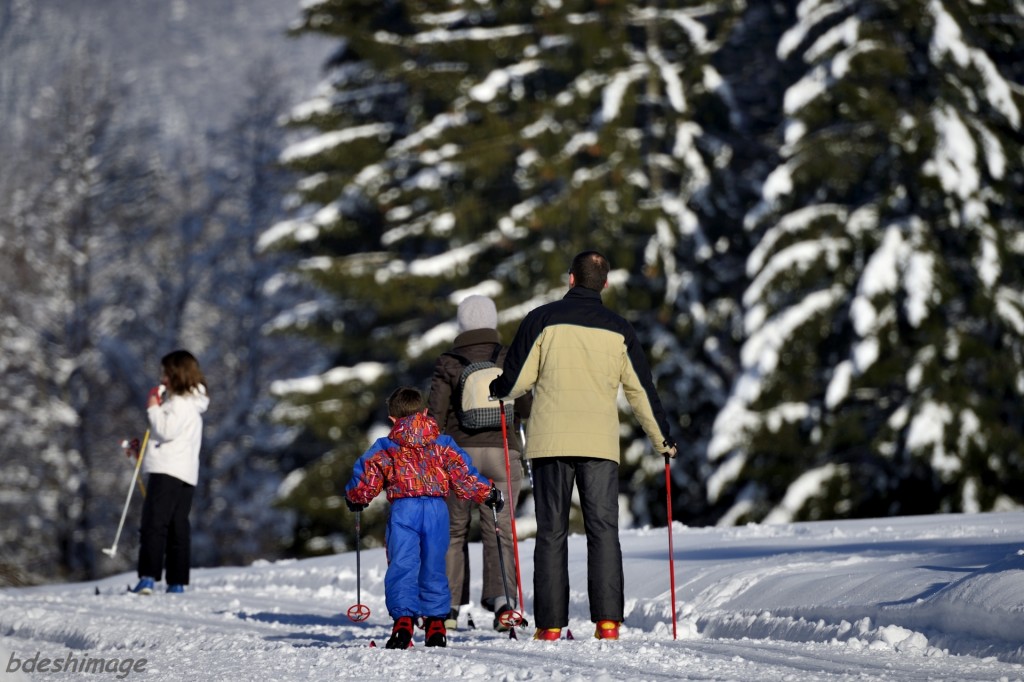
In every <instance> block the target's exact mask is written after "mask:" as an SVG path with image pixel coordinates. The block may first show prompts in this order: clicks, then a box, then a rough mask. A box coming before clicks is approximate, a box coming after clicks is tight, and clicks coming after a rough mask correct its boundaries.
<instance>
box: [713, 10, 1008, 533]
mask: <svg viewBox="0 0 1024 682" xmlns="http://www.w3.org/2000/svg"><path fill="white" fill-rule="evenodd" d="M1022 27H1024V10H1022V8H1021V5H1020V3H1014V2H1008V1H1007V2H998V1H997V2H986V3H976V2H967V1H957V0H921V1H913V2H895V1H888V0H857V1H854V2H844V3H827V2H819V1H817V0H805V1H804V2H800V3H799V4H798V5H797V7H796V16H795V17H794V21H793V24H792V26H791V27H790V28H789V29H788V30H787V31H786V32H785V33H783V34H781V35H780V36H779V37H778V47H777V50H778V57H779V59H780V61H781V63H782V65H783V66H784V68H785V69H786V71H787V72H788V74H789V76H788V86H787V89H786V91H785V97H784V101H783V110H782V112H781V114H782V116H783V117H784V118H783V119H782V120H781V125H780V127H779V141H778V147H779V150H780V153H781V159H780V161H779V164H778V165H777V167H776V168H775V169H774V170H772V171H771V173H770V174H768V176H767V178H766V180H765V183H764V188H763V192H762V195H763V196H762V201H761V202H760V203H759V204H758V205H757V206H756V207H754V208H753V209H752V210H751V211H750V212H749V214H748V216H747V219H746V226H747V229H748V230H749V231H750V232H751V233H752V234H753V235H755V239H756V241H757V248H756V249H755V250H754V252H753V253H752V254H751V256H750V258H749V260H748V262H747V270H748V275H749V277H750V278H751V283H750V286H749V287H748V288H747V290H746V291H745V292H744V294H743V301H742V302H743V307H744V336H745V343H744V345H743V350H742V363H743V372H742V376H741V377H740V379H739V381H738V382H737V383H736V385H735V386H734V387H733V390H732V394H731V396H730V398H729V402H728V404H727V405H726V406H725V408H724V409H723V410H722V411H721V413H720V414H719V415H718V420H717V422H716V425H715V431H714V438H713V440H712V442H711V445H710V449H709V457H710V459H711V460H712V461H713V462H714V464H715V465H716V467H717V469H716V471H715V473H714V475H713V476H712V477H711V479H710V483H709V495H710V497H711V499H712V500H714V501H717V502H718V503H720V504H722V503H725V504H727V505H729V506H730V508H729V510H728V512H727V513H726V514H725V516H724V517H723V522H727V523H728V522H742V521H749V520H756V521H759V520H767V521H789V520H795V519H814V518H835V517H843V516H870V515H877V516H885V515H888V514H900V513H922V512H937V511H977V510H991V509H998V508H1000V506H1001V505H1003V504H1020V503H1021V502H1022V501H1024V497H1022V495H1021V493H1020V490H1021V485H1020V484H1021V481H1022V478H1024V456H1022V452H1021V447H1020V445H1021V439H1022V435H1024V434H1022V429H1024V426H1022V425H1024V414H1022V408H1021V405H1022V404H1024V402H1022V400H1021V398H1022V393H1024V366H1022V364H1024V297H1022V291H1024V240H1022V239H1021V236H1020V235H1021V227H1022V220H1021V215H1024V210H1022V208H1024V207H1022V205H1021V202H1022V197H1024V194H1022V190H1024V173H1022V171H1021V158H1022V147H1021V140H1022V139H1024V137H1022V135H1021V110H1022V107H1024V92H1022V90H1021V87H1020V79H1019V76H1020V61H1019V59H1016V61H1015V60H1014V58H1013V57H1014V55H1017V56H1019V51H1020V49H1021V47H1020V46H1021V45H1022V42H1024V31H1022Z"/></svg>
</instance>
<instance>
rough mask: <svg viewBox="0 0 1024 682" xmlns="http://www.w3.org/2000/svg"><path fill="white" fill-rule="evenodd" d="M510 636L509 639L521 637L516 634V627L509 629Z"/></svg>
mask: <svg viewBox="0 0 1024 682" xmlns="http://www.w3.org/2000/svg"><path fill="white" fill-rule="evenodd" d="M508 638H509V639H519V637H517V636H516V629H515V628H509V629H508Z"/></svg>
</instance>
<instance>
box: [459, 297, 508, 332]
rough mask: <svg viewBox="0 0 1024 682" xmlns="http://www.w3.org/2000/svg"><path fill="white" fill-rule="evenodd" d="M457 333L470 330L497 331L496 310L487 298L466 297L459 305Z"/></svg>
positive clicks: (492, 302)
mask: <svg viewBox="0 0 1024 682" xmlns="http://www.w3.org/2000/svg"><path fill="white" fill-rule="evenodd" d="M456 317H457V319H458V322H459V333H462V332H468V331H469V330H471V329H497V328H498V309H497V308H495V307H494V301H492V300H491V299H490V298H488V297H487V296H477V295H473V296H467V297H466V298H464V299H463V300H462V303H460V304H459V312H458V314H457V316H456Z"/></svg>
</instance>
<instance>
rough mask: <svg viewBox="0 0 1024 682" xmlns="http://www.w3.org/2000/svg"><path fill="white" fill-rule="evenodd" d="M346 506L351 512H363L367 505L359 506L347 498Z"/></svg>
mask: <svg viewBox="0 0 1024 682" xmlns="http://www.w3.org/2000/svg"><path fill="white" fill-rule="evenodd" d="M345 506H346V507H348V510H349V511H350V512H361V511H363V510H364V509H366V505H365V504H359V503H358V502H353V501H352V500H350V499H348V497H345Z"/></svg>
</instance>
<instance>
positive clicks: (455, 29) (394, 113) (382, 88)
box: [265, 0, 750, 549]
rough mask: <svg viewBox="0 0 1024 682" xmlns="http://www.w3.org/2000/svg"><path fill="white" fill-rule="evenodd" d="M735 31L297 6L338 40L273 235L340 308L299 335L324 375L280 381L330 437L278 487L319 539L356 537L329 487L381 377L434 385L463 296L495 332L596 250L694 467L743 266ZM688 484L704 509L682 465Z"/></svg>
mask: <svg viewBox="0 0 1024 682" xmlns="http://www.w3.org/2000/svg"><path fill="white" fill-rule="evenodd" d="M736 20H737V18H736V16H734V10H731V9H729V8H722V9H716V8H711V7H709V6H707V5H706V4H700V3H693V4H692V8H691V9H678V8H677V9H667V8H662V7H659V6H658V5H657V3H632V2H565V3H557V4H556V3H541V4H516V3H499V2H479V3H474V4H473V5H471V6H469V5H465V4H463V3H455V2H453V3H447V4H446V3H437V4H435V5H434V6H432V7H431V11H429V12H428V11H426V10H424V9H423V7H422V6H421V5H420V4H418V3H412V2H398V1H395V2H384V3H369V4H368V3H361V2H345V1H344V0H341V1H332V2H319V3H317V2H313V3H307V4H306V5H305V6H304V14H303V17H302V21H301V24H302V28H301V29H300V30H306V31H319V32H325V33H330V34H332V35H337V36H338V37H339V39H340V40H341V45H340V48H339V50H338V53H337V55H336V58H335V59H334V60H333V61H332V63H331V67H332V69H331V72H330V75H329V78H328V80H327V83H326V86H327V87H325V89H324V92H323V93H322V96H321V97H320V98H319V99H317V100H315V101H312V102H310V103H308V104H307V105H305V106H303V107H300V108H298V109H297V110H296V112H295V115H293V117H292V119H293V122H294V123H296V124H300V125H309V126H313V127H315V128H317V129H318V130H319V134H318V135H316V136H314V137H311V138H310V139H308V140H307V141H305V142H304V143H301V144H297V145H295V146H293V147H292V148H291V149H289V150H287V151H286V153H285V155H284V160H285V161H286V162H287V163H289V164H290V165H291V166H292V167H294V168H297V169H299V170H301V171H303V172H305V173H306V174H307V177H306V178H305V180H303V181H302V182H301V183H300V185H299V187H298V191H299V192H300V194H301V196H302V197H303V208H302V210H301V212H300V215H299V216H298V217H297V218H296V219H295V220H292V221H289V222H286V223H282V224H280V225H279V226H278V227H277V228H275V229H274V230H271V231H269V232H268V233H267V235H265V237H266V239H265V243H266V245H267V247H268V248H270V247H274V248H281V247H283V248H292V249H295V250H297V251H299V252H301V253H304V254H307V255H308V259H307V261H306V264H305V268H306V271H307V272H308V273H309V274H310V276H311V277H313V278H314V280H315V281H316V282H317V283H318V284H320V285H321V286H322V287H323V289H324V291H325V292H327V293H328V294H330V295H331V296H332V300H331V302H330V303H329V304H327V305H319V306H313V307H311V308H310V309H309V310H308V311H307V314H305V315H304V316H303V317H302V319H301V320H300V321H298V322H297V323H296V325H295V328H296V329H300V330H303V329H304V330H305V331H306V332H307V333H310V334H313V335H316V336H318V337H319V338H321V339H323V340H325V341H326V342H328V343H333V344H335V347H336V348H337V349H338V355H337V361H336V363H335V364H336V366H335V367H334V368H333V369H332V370H330V371H328V372H326V373H324V374H323V375H321V376H318V377H312V378H309V379H306V380H295V381H294V382H290V383H281V384H279V385H278V386H277V390H278V392H279V393H280V395H281V396H282V398H283V399H284V400H283V401H282V404H281V407H280V412H281V414H282V415H283V416H284V417H285V418H288V419H292V420H293V421H294V423H297V424H303V425H305V426H306V427H308V428H309V429H311V430H312V431H313V432H315V433H317V434H319V435H320V436H321V437H322V438H324V439H325V440H326V441H328V442H330V443H331V444H332V445H333V447H331V449H330V451H329V453H328V454H327V455H326V456H325V457H324V458H323V459H322V460H321V461H320V462H317V463H316V464H314V465H311V466H310V467H308V468H307V469H306V470H305V471H304V472H299V473H297V474H296V476H295V478H294V480H293V482H294V483H295V485H294V486H291V487H289V488H288V489H287V493H288V494H287V495H286V500H285V503H286V504H290V505H293V506H295V507H296V508H299V509H300V510H301V511H302V512H303V513H304V514H305V515H306V516H307V517H309V518H310V519H311V524H312V525H313V526H317V525H318V526H319V527H318V529H311V530H309V531H308V532H309V534H310V535H311V536H317V535H318V534H321V535H326V534H327V533H330V532H332V531H335V530H337V531H344V530H345V529H346V527H348V526H350V525H351V524H350V523H349V522H348V520H347V519H346V518H345V515H344V514H339V513H338V511H337V510H338V509H339V507H340V504H341V500H340V496H339V489H340V485H341V484H343V482H344V479H345V478H346V477H347V475H348V472H349V471H350V469H351V464H352V462H353V460H354V458H355V457H356V456H358V454H359V453H360V452H362V450H363V449H365V447H366V445H367V442H368V438H369V436H370V435H371V434H372V435H376V433H379V432H380V431H381V430H383V428H384V427H383V423H384V420H383V417H384V410H383V399H384V397H385V396H386V395H387V393H388V392H389V391H390V390H391V389H392V388H393V387H394V385H395V384H396V383H399V382H405V383H411V384H414V385H417V386H420V387H422V388H424V389H425V388H426V387H427V386H428V384H429V377H430V369H431V367H432V363H433V360H434V358H435V357H436V355H437V354H438V353H439V352H440V351H442V350H443V349H444V347H445V346H446V345H447V344H448V343H449V342H450V341H451V339H452V338H453V337H454V335H455V327H454V322H453V318H454V311H455V307H456V305H457V302H458V300H459V299H460V298H461V296H463V295H465V294H467V293H470V292H478V293H484V294H488V295H490V296H493V297H494V298H495V300H496V302H497V304H498V308H499V311H500V312H501V316H500V319H501V332H502V334H503V336H504V338H505V339H506V340H510V339H511V336H512V334H513V333H514V332H515V329H516V326H517V324H518V321H519V320H520V319H521V318H522V316H523V315H524V314H525V313H526V312H527V311H528V310H530V309H532V308H533V307H535V306H536V305H539V304H540V303H543V302H546V301H549V300H552V299H554V298H558V297H560V296H561V295H562V294H563V293H564V292H565V288H566V281H567V280H566V274H565V273H566V269H567V267H568V263H569V260H570V259H571V257H572V256H573V255H574V253H576V252H577V251H580V250H583V249H586V248H596V249H599V250H602V251H604V252H606V253H607V255H608V256H609V258H610V259H611V261H612V264H613V267H614V268H615V272H614V273H613V277H612V287H611V289H610V290H609V291H608V292H607V293H606V295H605V299H606V303H607V304H608V305H609V306H611V307H612V308H614V309H617V310H619V311H620V312H622V313H623V314H624V315H625V316H627V317H628V318H629V319H631V321H632V322H633V323H634V325H635V326H636V327H637V329H638V331H639V332H640V334H641V337H642V339H643V341H644V343H645V346H646V347H647V348H648V350H649V354H650V356H651V360H652V364H653V366H654V372H655V375H656V377H657V380H658V383H659V386H660V389H661V392H662V396H663V399H664V400H665V402H666V405H667V408H668V410H669V411H670V413H672V414H675V415H684V414H685V415H687V418H686V420H680V424H681V426H680V436H681V438H680V442H681V443H682V444H683V447H684V450H685V456H684V457H683V458H682V459H681V460H680V462H684V461H689V462H692V461H695V460H696V459H697V458H696V457H695V456H694V455H695V453H697V452H699V450H700V449H701V447H702V436H701V435H700V434H701V433H702V431H703V432H705V433H706V432H709V431H710V419H711V415H713V414H714V413H716V412H717V409H716V408H717V406H718V405H720V404H721V401H724V398H725V395H726V387H728V386H729V385H730V384H731V376H728V373H729V368H730V367H731V366H734V365H735V362H734V361H730V360H729V359H728V358H727V357H726V356H727V355H728V354H729V352H730V351H729V350H728V348H727V346H728V345H729V344H728V342H721V343H720V342H718V341H717V339H718V338H719V337H722V338H723V339H727V338H728V337H729V336H730V334H731V332H732V328H733V319H734V317H735V314H736V308H735V306H734V305H732V304H731V301H733V300H734V299H735V297H736V295H737V294H736V292H735V291H734V289H736V287H737V286H739V285H738V284H737V282H740V281H741V280H742V278H743V277H744V274H743V270H742V263H743V262H744V261H745V255H746V253H745V252H744V251H741V252H740V254H739V255H737V254H734V253H733V251H734V250H735V249H740V248H741V247H742V245H743V244H744V243H745V240H746V238H747V235H746V234H745V233H743V232H742V231H741V230H738V228H737V227H736V225H737V222H738V221H737V220H735V219H736V218H737V217H738V216H742V211H741V210H739V209H737V208H735V207H732V208H730V207H728V206H727V205H726V204H728V203H729V201H723V200H722V199H721V195H725V196H728V197H729V199H730V200H734V199H735V197H738V196H743V195H744V194H745V193H746V192H747V191H749V190H747V189H746V186H747V185H749V184H750V183H749V181H745V180H743V179H742V178H736V177H732V175H731V174H732V172H733V171H732V169H731V168H730V167H729V164H728V162H729V160H730V158H731V157H732V155H733V154H734V150H733V149H732V145H733V140H732V139H730V136H735V132H734V131H733V130H732V128H733V127H734V125H736V124H737V123H738V122H742V121H743V119H744V116H743V114H742V112H741V111H740V108H741V105H740V104H738V103H736V102H733V101H732V100H731V92H730V91H729V87H728V85H727V84H726V83H724V82H723V79H722V77H721V75H720V74H719V73H718V72H717V71H716V69H715V67H714V65H713V64H712V58H713V56H714V55H715V53H716V50H717V49H718V48H719V47H721V42H722V41H723V40H724V37H728V36H729V35H730V27H731V25H732V24H733V23H735V22H736ZM736 49H738V48H736ZM737 155H738V156H742V154H741V153H739V154H737ZM747 163H750V160H749V159H748V160H747ZM720 193H721V194H720ZM734 237H735V239H734ZM730 263H731V265H730ZM716 266H717V267H716ZM690 268H692V270H691V269H690ZM705 276H710V277H713V278H714V277H716V276H717V277H720V278H721V281H723V282H725V284H722V285H719V284H715V283H705V282H703V281H701V279H702V278H703V277H705ZM716 401H718V402H717V404H716ZM623 409H624V410H626V411H627V412H628V407H626V405H625V403H623ZM691 413H692V414H694V415H696V416H698V418H700V419H702V420H704V423H703V425H701V424H690V423H688V422H689V415H690V414H691ZM623 423H624V424H627V425H629V426H628V429H627V431H626V432H625V433H624V437H623V449H624V453H625V456H624V462H625V466H624V467H623V473H624V484H623V491H624V493H630V494H633V495H634V504H633V511H634V513H635V515H636V517H637V518H638V519H640V520H643V521H647V520H654V521H656V520H659V519H660V518H663V517H661V516H660V515H659V518H656V519H652V518H651V516H652V515H651V512H650V507H651V506H653V505H656V504H657V499H659V498H662V499H663V491H664V485H663V483H662V482H661V479H660V476H659V474H660V471H661V470H662V462H661V460H660V459H658V458H655V457H650V456H648V458H647V459H642V458H641V455H642V454H643V453H645V452H647V453H649V452H650V450H649V447H648V446H646V445H645V443H644V438H643V436H642V434H641V433H639V431H638V430H637V429H636V428H635V426H633V425H632V421H631V420H630V419H628V418H625V419H624V420H623ZM684 423H685V424H686V426H687V431H686V433H684V432H683V429H682V424H684ZM374 426H376V427H377V430H376V431H374V430H373V427H374ZM694 434H696V435H694ZM687 436H690V437H687ZM325 449H326V446H325ZM682 469H683V467H682V466H680V474H679V481H677V482H679V483H681V484H682V485H684V486H689V487H690V488H691V489H692V490H695V491H696V493H697V494H698V495H699V493H700V490H699V489H698V488H697V487H696V486H695V485H694V482H695V481H696V480H697V479H698V478H699V473H698V472H697V467H696V466H691V467H690V469H689V470H686V471H683V470H682ZM647 485H650V486H651V487H650V493H649V494H644V491H645V486H647ZM695 497H696V495H688V496H687V502H686V504H690V505H691V506H692V507H693V508H697V507H699V506H700V503H699V500H696V501H695V499H694V498H695ZM365 522H366V520H365V519H364V525H365ZM317 547H318V548H325V549H328V548H329V546H328V543H324V542H322V541H320V542H319V544H317Z"/></svg>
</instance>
